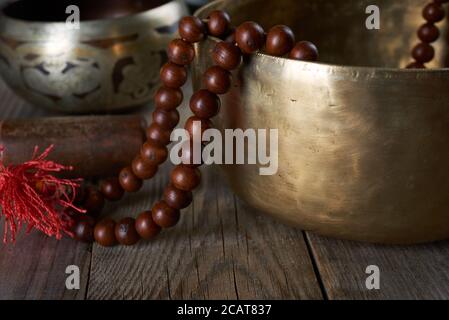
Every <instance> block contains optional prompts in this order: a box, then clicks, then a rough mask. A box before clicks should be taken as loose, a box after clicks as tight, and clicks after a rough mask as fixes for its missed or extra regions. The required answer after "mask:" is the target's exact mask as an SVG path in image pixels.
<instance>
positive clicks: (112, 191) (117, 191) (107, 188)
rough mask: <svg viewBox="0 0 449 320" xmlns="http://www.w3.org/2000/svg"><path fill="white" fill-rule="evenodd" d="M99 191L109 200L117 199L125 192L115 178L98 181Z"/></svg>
mask: <svg viewBox="0 0 449 320" xmlns="http://www.w3.org/2000/svg"><path fill="white" fill-rule="evenodd" d="M100 191H101V193H102V194H103V196H104V197H105V198H106V199H108V200H109V201H118V200H120V199H121V198H122V197H123V194H124V193H125V191H124V190H123V188H122V187H121V185H120V183H119V181H118V179H117V178H109V179H106V180H103V181H102V182H101V183H100Z"/></svg>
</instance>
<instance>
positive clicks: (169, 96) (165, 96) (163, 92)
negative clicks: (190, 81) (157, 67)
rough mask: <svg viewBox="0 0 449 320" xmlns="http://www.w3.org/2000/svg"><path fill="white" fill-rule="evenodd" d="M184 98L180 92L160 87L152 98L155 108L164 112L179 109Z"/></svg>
mask: <svg viewBox="0 0 449 320" xmlns="http://www.w3.org/2000/svg"><path fill="white" fill-rule="evenodd" d="M183 98H184V96H183V94H182V91H181V90H179V89H173V88H168V87H160V88H159V89H158V90H157V91H156V95H155V96H154V102H155V104H156V107H158V108H161V109H164V110H173V109H176V108H177V107H179V105H180V104H181V103H182V99H183Z"/></svg>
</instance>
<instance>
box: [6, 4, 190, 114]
mask: <svg viewBox="0 0 449 320" xmlns="http://www.w3.org/2000/svg"><path fill="white" fill-rule="evenodd" d="M31 2H32V1H28V4H29V3H31ZM75 2H76V1H74V3H75ZM115 2H117V1H115ZM128 2H133V0H128ZM134 2H136V3H137V1H134ZM146 2H150V0H147V1H146ZM159 2H160V1H159ZM86 3H87V2H86V1H84V2H83V4H86ZM102 3H103V4H106V5H108V4H107V2H105V1H103V2H102ZM139 3H140V5H142V2H141V1H139ZM112 4H113V3H112V2H111V5H112ZM91 5H94V7H93V8H92V11H93V13H95V12H98V10H100V11H101V12H102V13H104V14H103V15H102V16H101V18H102V19H99V20H86V21H81V24H80V29H68V28H67V26H66V23H65V21H64V22H42V21H32V20H30V19H27V20H24V19H17V18H16V17H12V16H9V15H7V14H5V13H4V12H1V13H0V74H1V75H2V77H3V78H4V80H5V82H6V83H7V84H8V85H9V86H10V87H11V88H12V89H13V90H14V91H15V92H16V93H17V94H19V95H20V96H21V97H23V98H24V99H26V100H27V101H28V102H30V103H32V104H34V105H36V106H40V107H45V108H48V109H53V110H57V111H62V112H68V113H91V112H110V111H115V110H123V109H126V108H131V107H135V106H141V105H144V104H146V103H148V102H149V101H151V99H152V96H153V92H154V90H155V89H156V87H157V85H158V83H159V69H160V67H161V65H162V64H163V63H164V62H165V60H166V53H165V48H166V46H167V44H168V42H169V41H170V40H171V39H172V38H173V37H174V36H175V34H176V30H177V22H178V21H179V19H180V18H181V17H182V16H184V15H186V14H187V8H186V7H185V5H184V3H183V2H182V1H181V0H174V1H171V2H167V3H166V4H163V5H162V6H158V7H156V8H154V9H150V10H144V11H142V12H140V13H139V12H135V11H130V14H126V13H124V11H123V10H125V9H126V8H127V7H126V6H120V7H117V8H116V9H117V10H119V9H120V10H122V11H120V12H116V11H117V10H115V11H114V10H112V9H114V8H112V7H110V8H103V9H101V8H98V4H97V5H96V4H95V3H94V2H91ZM95 5H96V6H95ZM111 8H112V9H111ZM130 8H131V9H134V7H132V6H130ZM94 9H95V10H96V11H95V10H94ZM131 9H130V10H131ZM144 9H145V7H144ZM86 10H87V9H86ZM30 11H31V13H29V12H27V13H26V14H25V13H23V15H24V16H26V17H28V16H29V15H30V14H31V15H32V10H30ZM109 11H110V12H109ZM83 12H84V11H82V12H81V17H83ZM84 13H85V16H86V17H87V18H89V17H90V16H93V17H94V18H95V17H96V16H95V15H93V13H92V14H90V15H89V14H87V13H88V12H87V13H86V12H84ZM106 14H108V15H110V18H107V17H105V15H106ZM61 15H62V16H64V12H61ZM66 16H69V15H68V14H67V15H66ZM98 17H100V15H98ZM28 18H29V17H28ZM36 19H37V20H39V17H36Z"/></svg>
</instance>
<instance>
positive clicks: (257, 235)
mask: <svg viewBox="0 0 449 320" xmlns="http://www.w3.org/2000/svg"><path fill="white" fill-rule="evenodd" d="M168 169H169V167H165V168H164V172H166V171H167V170H168ZM216 169H217V168H213V167H209V168H203V178H204V182H203V185H202V187H201V188H200V189H199V190H198V192H196V193H195V199H194V204H193V206H191V207H190V208H189V209H186V210H184V212H183V214H182V221H181V222H180V224H179V225H178V226H177V227H175V228H173V229H172V230H167V231H166V232H164V233H163V234H162V235H161V236H160V237H158V238H157V239H155V240H154V241H152V242H151V243H141V244H139V245H137V246H135V247H120V248H112V249H111V248H101V247H99V246H97V245H94V249H93V253H92V265H91V274H90V283H89V290H88V298H90V299H111V298H114V299H117V298H119V299H269V298H272V299H280V298H283V299H321V298H322V296H321V292H320V289H319V286H318V283H317V281H316V277H315V274H314V272H313V268H312V264H311V261H310V258H309V254H308V252H307V248H306V245H305V242H304V238H303V234H302V232H301V231H299V230H296V229H293V228H290V227H286V226H283V225H281V224H279V223H277V222H274V221H272V220H271V219H268V218H266V217H261V216H258V215H256V214H255V213H254V212H253V211H252V210H251V209H248V208H246V206H244V205H243V204H241V203H240V202H239V201H238V200H236V199H235V198H234V196H233V195H232V193H231V192H230V191H229V190H228V189H227V188H226V187H225V186H224V184H223V183H222V182H221V177H220V176H219V175H218V173H217V170H216ZM164 172H161V173H160V174H159V176H158V177H157V178H156V180H155V181H154V182H152V183H151V182H150V183H149V184H148V185H147V186H146V188H145V189H146V191H145V192H143V193H142V194H140V195H136V196H131V197H128V198H127V199H126V200H125V204H124V206H120V208H116V209H113V210H112V211H111V212H110V213H111V214H112V215H113V216H116V217H117V216H122V215H124V214H128V215H129V214H131V215H135V214H137V213H138V212H139V211H141V210H144V209H147V208H150V206H151V204H152V203H153V202H154V200H156V199H158V198H159V197H160V195H161V193H162V190H163V187H164V186H165V185H166V182H167V179H166V176H167V175H166V174H164ZM145 193H147V194H148V196H144V194H145Z"/></svg>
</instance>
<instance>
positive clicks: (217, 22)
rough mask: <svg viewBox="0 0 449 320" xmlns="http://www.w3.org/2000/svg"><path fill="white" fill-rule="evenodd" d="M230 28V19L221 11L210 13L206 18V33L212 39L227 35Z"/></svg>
mask: <svg viewBox="0 0 449 320" xmlns="http://www.w3.org/2000/svg"><path fill="white" fill-rule="evenodd" d="M230 26H231V17H230V16H229V14H228V13H227V12H225V11H222V10H215V11H212V12H211V13H210V14H209V16H208V21H207V29H208V33H209V34H210V35H211V36H214V37H218V38H220V37H222V36H224V35H225V34H227V32H228V30H229V27H230Z"/></svg>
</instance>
